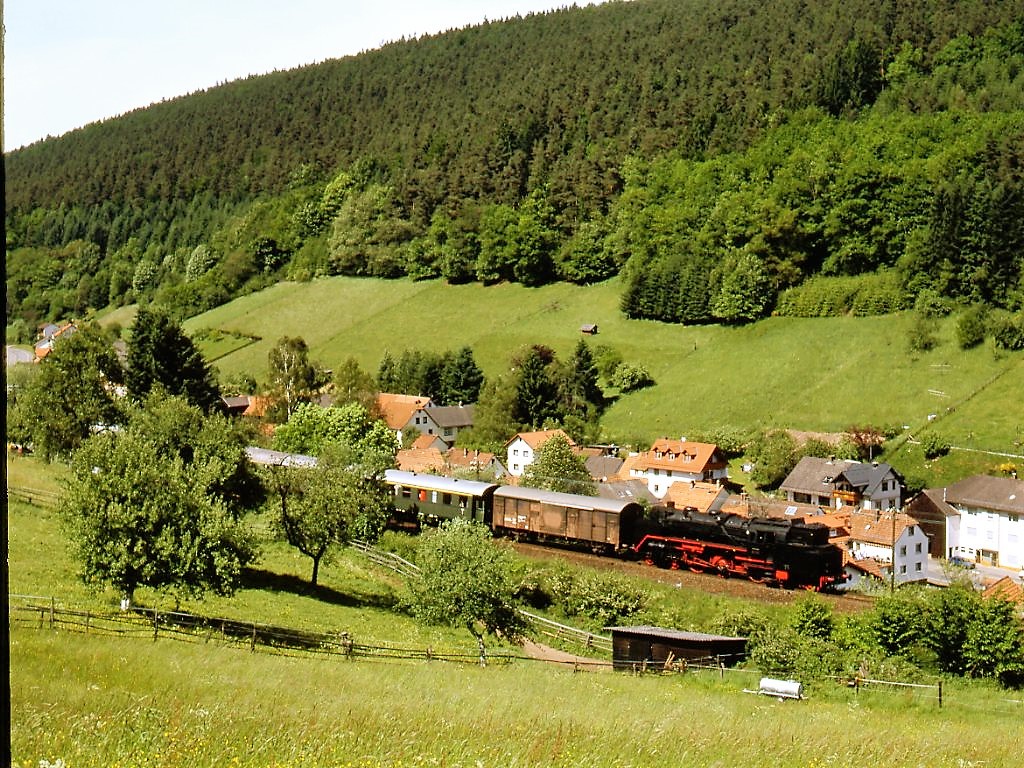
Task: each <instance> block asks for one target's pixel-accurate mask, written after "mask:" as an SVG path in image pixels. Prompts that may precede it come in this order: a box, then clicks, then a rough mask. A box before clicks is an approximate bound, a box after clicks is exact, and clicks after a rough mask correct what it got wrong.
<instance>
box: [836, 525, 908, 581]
mask: <svg viewBox="0 0 1024 768" xmlns="http://www.w3.org/2000/svg"><path fill="white" fill-rule="evenodd" d="M848 530H849V533H850V535H849V538H848V539H847V542H846V546H847V549H848V551H849V554H850V559H851V560H852V561H854V562H856V561H860V560H869V559H870V560H876V561H878V562H880V563H887V564H890V566H891V567H892V568H895V571H896V578H895V581H896V583H897V584H904V583H907V582H911V581H924V580H926V579H927V577H928V536H927V535H926V534H925V532H924V531H923V530H921V526H919V525H918V524H917V523H916V522H914V520H913V519H911V518H910V517H908V516H907V515H904V514H901V513H897V512H889V513H879V512H877V511H862V512H851V513H850V523H849V526H848ZM885 570H886V571H887V573H888V574H889V575H890V577H891V574H892V571H891V570H890V569H889V568H886V569H885Z"/></svg>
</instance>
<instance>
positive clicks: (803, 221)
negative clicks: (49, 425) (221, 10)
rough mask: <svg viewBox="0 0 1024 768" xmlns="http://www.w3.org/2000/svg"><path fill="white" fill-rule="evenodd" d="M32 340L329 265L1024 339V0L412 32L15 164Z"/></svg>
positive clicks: (675, 317) (225, 296)
mask: <svg viewBox="0 0 1024 768" xmlns="http://www.w3.org/2000/svg"><path fill="white" fill-rule="evenodd" d="M4 160H5V166H6V180H5V192H6V202H5V229H6V255H7V264H6V266H7V321H8V328H7V337H8V340H9V341H22V342H24V341H28V340H30V339H31V338H32V337H33V335H34V331H35V328H36V326H37V324H38V323H40V322H42V321H46V320H56V319H60V318H67V317H72V316H73V317H84V316H88V315H89V314H90V313H92V312H94V311H100V310H103V309H105V308H107V307H112V306H113V307H116V306H121V305H125V304H129V303H133V302H143V303H146V302H155V303H158V304H160V305H163V306H165V307H167V308H169V309H170V310H171V311H172V312H173V313H174V314H175V315H176V316H177V317H188V316H192V315H194V314H197V313H199V312H202V311H205V310H207V309H209V308H212V307H214V306H217V305H220V304H223V303H225V302H226V301H228V300H230V299H232V298H234V297H237V296H239V295H242V294H245V293H248V292H252V291H255V290H259V289H261V288H263V287H266V286H267V285H270V284H272V283H275V282H278V281H281V280H298V281H302V280H311V279H314V278H317V277H321V276H326V275H352V276H361V275H368V276H376V277H389V278H390V277H402V276H407V277H411V278H414V279H433V278H439V279H444V280H447V281H449V282H452V283H460V282H473V281H478V282H480V283H484V284H489V283H495V282H499V281H514V282H518V283H521V284H523V285H527V286H537V285H542V284H546V283H550V282H553V281H569V282H572V283H578V284H590V283H595V282H599V281H603V280H606V279H607V278H609V277H611V276H613V275H618V274H621V275H622V276H623V278H624V279H623V281H622V283H623V292H622V297H621V309H622V311H623V313H624V314H625V315H626V316H627V317H630V318H646V319H654V320H659V321H664V322H670V323H708V322H723V323H746V322H750V321H754V320H757V319H759V318H761V317H765V316H768V315H770V314H772V313H775V314H782V315H798V316H815V315H836V314H848V313H853V314H882V313H888V312H892V311H895V310H899V309H904V308H908V307H911V306H914V305H915V302H918V301H919V300H926V301H928V302H931V303H933V304H934V303H935V302H936V301H938V302H947V303H959V304H963V305H977V306H980V307H983V308H984V309H985V311H986V312H989V311H991V312H992V317H993V318H994V320H993V322H994V323H996V324H1000V323H1001V324H1002V325H1001V328H1002V333H1001V335H1000V337H999V338H1001V339H1003V345H1004V346H1006V347H1009V348H1021V347H1024V319H1022V315H1021V309H1022V307H1024V247H1022V246H1024V3H1022V2H1020V0H1010V1H1007V2H996V3H990V2H949V1H948V0H891V1H890V2H884V3H879V2H876V1H875V0H845V1H844V2H840V1H839V0H828V1H827V2H817V3H806V2H803V0H781V1H780V2H775V3H754V2H752V0H723V2H716V3H707V2H703V0H637V1H636V2H629V3H625V2H621V3H620V2H610V3H606V4H603V5H600V6H596V7H585V8H578V7H569V8H564V9H562V10H558V11H554V12H550V13H544V14H534V15H530V16H527V17H525V18H515V19H509V20H504V21H494V22H489V23H485V24H482V25H479V26H475V27H470V28H465V29H459V30H450V31H448V32H445V33H442V34H438V35H433V36H424V37H422V38H419V39H410V40H399V41H396V42H393V43H391V44H388V45H385V46H384V47H382V48H381V49H379V50H374V51H369V52H366V53H363V54H360V55H358V56H355V57H349V58H344V59H337V60H331V61H325V62H322V63H319V64H315V65H310V66H305V67H302V68H298V69H294V70H290V71H286V72H275V73H273V74H270V75H265V76H260V77H251V78H248V79H245V80H241V81H237V82H231V83H225V84H222V85H220V86H218V87H215V88H211V89H209V90H206V91H202V92H197V93H193V94H190V95H186V96H182V97H180V98H176V99H173V100H169V101H165V102H162V103H160V104H155V105H152V106H150V107H148V108H145V109H140V110H138V111H135V112H132V113H130V114H126V115H123V116H120V117H117V118H114V119H110V120H107V121H103V122H100V123H96V124H92V125H89V126H86V127H84V128H82V129H79V130H76V131H73V132H71V133H69V134H67V135H64V136H61V137H57V138H48V139H46V140H45V141H41V142H38V143H36V144H34V145H31V146H29V147H25V148H22V149H19V150H17V151H14V152H11V153H8V154H6V155H5V158H4Z"/></svg>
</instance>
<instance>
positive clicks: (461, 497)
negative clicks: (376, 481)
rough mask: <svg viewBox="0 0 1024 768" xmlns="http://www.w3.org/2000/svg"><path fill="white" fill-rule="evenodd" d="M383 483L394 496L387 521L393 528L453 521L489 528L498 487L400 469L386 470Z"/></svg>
mask: <svg viewBox="0 0 1024 768" xmlns="http://www.w3.org/2000/svg"><path fill="white" fill-rule="evenodd" d="M384 480H385V482H386V483H387V484H388V485H390V486H391V487H392V489H393V492H394V498H393V499H392V503H393V504H394V507H395V511H396V514H395V518H394V519H393V520H391V521H390V523H391V525H392V526H393V527H396V528H408V529H418V528H419V526H420V525H424V524H425V525H438V524H440V523H441V521H443V520H448V519H451V518H454V517H461V518H464V519H467V520H474V521H476V522H478V523H483V524H484V525H487V526H490V524H491V496H492V495H493V494H494V491H495V489H496V488H497V487H498V486H497V485H495V484H494V483H482V482H480V481H478V480H460V479H458V478H454V477H441V476H439V475H423V474H420V473H418V472H404V471H402V470H399V469H389V470H387V471H386V472H385V473H384Z"/></svg>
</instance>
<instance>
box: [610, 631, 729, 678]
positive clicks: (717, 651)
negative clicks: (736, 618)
mask: <svg viewBox="0 0 1024 768" xmlns="http://www.w3.org/2000/svg"><path fill="white" fill-rule="evenodd" d="M607 629H609V630H611V633H612V666H613V667H614V668H615V669H637V668H639V667H641V666H645V667H654V668H660V667H664V666H665V664H666V662H668V661H670V660H671V661H678V660H683V661H689V662H693V663H704V664H716V665H717V664H724V665H726V666H733V665H734V664H738V663H739V662H741V661H743V659H745V658H746V653H747V638H745V637H724V636H722V635H706V634H703V633H701V632H681V631H679V630H677V629H664V628H662V627H607Z"/></svg>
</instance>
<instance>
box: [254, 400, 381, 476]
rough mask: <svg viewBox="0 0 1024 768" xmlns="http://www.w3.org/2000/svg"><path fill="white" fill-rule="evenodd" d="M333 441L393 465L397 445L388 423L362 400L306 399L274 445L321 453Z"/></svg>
mask: <svg viewBox="0 0 1024 768" xmlns="http://www.w3.org/2000/svg"><path fill="white" fill-rule="evenodd" d="M332 445H334V446H345V447H347V448H349V449H351V450H353V451H355V452H356V454H357V455H358V456H360V457H361V458H362V459H363V460H370V461H371V463H372V464H373V466H380V467H384V468H386V467H389V466H391V464H392V462H393V461H394V456H395V449H396V441H395V436H394V434H393V433H392V432H391V430H390V429H388V426H387V424H385V423H384V422H383V421H381V420H380V419H374V418H372V417H371V416H370V414H369V412H368V411H367V410H366V408H364V407H363V406H361V405H360V404H359V403H346V404H345V405H342V406H332V407H330V408H323V407H321V406H319V405H313V404H312V403H303V404H302V405H300V406H298V408H297V409H296V410H295V413H293V414H292V417H291V419H289V420H288V423H287V424H282V425H281V426H280V427H278V428H277V431H276V432H275V433H274V447H275V448H277V449H278V450H280V451H290V452H291V453H305V454H311V455H313V456H319V455H321V454H322V453H323V452H324V451H325V450H327V449H328V448H329V447H330V446H332Z"/></svg>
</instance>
